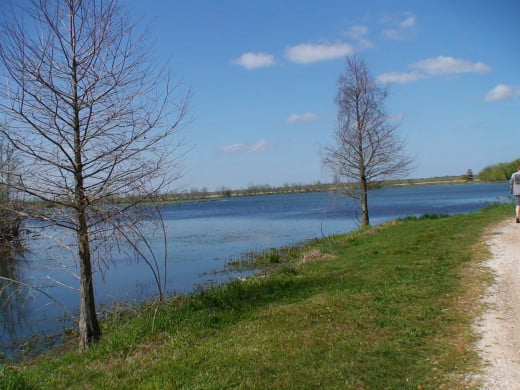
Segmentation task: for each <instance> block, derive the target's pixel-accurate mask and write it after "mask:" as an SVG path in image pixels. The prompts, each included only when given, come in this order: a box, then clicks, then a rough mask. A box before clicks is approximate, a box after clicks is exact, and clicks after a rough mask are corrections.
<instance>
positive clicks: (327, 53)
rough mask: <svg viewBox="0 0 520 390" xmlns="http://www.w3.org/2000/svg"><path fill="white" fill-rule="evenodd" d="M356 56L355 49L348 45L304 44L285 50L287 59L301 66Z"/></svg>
mask: <svg viewBox="0 0 520 390" xmlns="http://www.w3.org/2000/svg"><path fill="white" fill-rule="evenodd" d="M352 54H354V48H353V47H352V46H351V45H349V44H348V43H335V44H330V43H321V44H313V43H302V44H300V45H296V46H290V47H288V48H287V49H285V57H286V58H287V59H288V60H290V61H292V62H296V63H299V64H310V63H313V62H318V61H327V60H333V59H336V58H342V57H345V56H349V55H352Z"/></svg>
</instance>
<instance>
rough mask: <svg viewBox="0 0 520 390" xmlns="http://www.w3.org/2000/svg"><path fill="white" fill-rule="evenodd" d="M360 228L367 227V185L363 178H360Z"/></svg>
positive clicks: (368, 221)
mask: <svg viewBox="0 0 520 390" xmlns="http://www.w3.org/2000/svg"><path fill="white" fill-rule="evenodd" d="M360 184H361V226H368V225H369V224H370V220H369V218H368V183H367V179H366V178H365V177H362V178H361V181H360Z"/></svg>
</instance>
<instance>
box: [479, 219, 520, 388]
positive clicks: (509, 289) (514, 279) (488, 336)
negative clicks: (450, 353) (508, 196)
mask: <svg viewBox="0 0 520 390" xmlns="http://www.w3.org/2000/svg"><path fill="white" fill-rule="evenodd" d="M490 233H491V235H490V237H491V238H490V239H489V240H488V242H487V244H488V246H489V249H490V251H491V253H492V258H491V259H490V260H488V261H487V262H486V263H485V265H486V266H488V267H490V269H491V270H492V271H493V272H494V273H495V275H496V280H495V283H494V284H493V285H492V286H491V287H490V288H489V289H488V290H487V292H486V296H485V298H484V299H485V303H486V304H487V307H488V308H487V309H486V311H485V312H484V314H483V316H482V317H481V318H480V319H479V321H478V324H477V330H478V332H479V333H480V334H481V335H482V340H480V342H479V343H478V346H477V347H478V350H479V353H480V354H481V357H482V359H483V360H484V362H485V363H487V365H486V367H485V372H484V374H483V376H482V379H483V385H482V389H501V390H512V389H515V390H516V389H519V390H520V224H517V223H515V221H514V219H513V218H511V220H508V221H506V222H505V223H502V224H500V225H498V226H496V227H495V228H494V229H493V230H492V231H491V232H490Z"/></svg>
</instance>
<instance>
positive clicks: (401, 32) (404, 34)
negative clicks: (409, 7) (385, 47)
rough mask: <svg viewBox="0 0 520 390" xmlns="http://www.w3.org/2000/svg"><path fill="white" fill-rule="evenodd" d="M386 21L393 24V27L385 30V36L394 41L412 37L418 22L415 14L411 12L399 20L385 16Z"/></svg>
mask: <svg viewBox="0 0 520 390" xmlns="http://www.w3.org/2000/svg"><path fill="white" fill-rule="evenodd" d="M384 22H385V23H386V24H391V25H392V27H391V28H387V29H385V30H383V36H384V37H385V38H386V39H390V40H392V41H401V40H404V39H408V38H410V37H412V36H413V34H414V32H415V26H416V24H417V20H416V19H415V16H414V15H412V14H410V13H407V14H406V15H405V16H404V18H400V19H398V20H395V19H393V18H385V19H384Z"/></svg>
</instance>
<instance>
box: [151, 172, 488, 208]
mask: <svg viewBox="0 0 520 390" xmlns="http://www.w3.org/2000/svg"><path fill="white" fill-rule="evenodd" d="M480 182H481V181H480V180H479V179H473V180H468V179H463V178H460V176H444V177H433V178H423V179H402V180H393V181H387V182H379V183H373V184H372V189H375V188H384V187H405V186H422V185H435V184H475V183H480ZM344 189H345V185H344V184H331V183H328V184H322V183H316V184H301V185H300V184H296V185H290V186H289V185H286V186H282V187H271V186H269V185H261V186H255V185H253V186H250V187H249V188H246V189H236V190H232V189H227V188H222V189H221V190H218V191H214V192H207V191H196V190H192V191H190V192H183V193H173V194H165V195H163V196H161V199H160V200H161V202H186V201H204V200H216V199H223V198H235V197H242V196H261V195H283V194H297V193H306V192H328V191H342V190H344Z"/></svg>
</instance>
